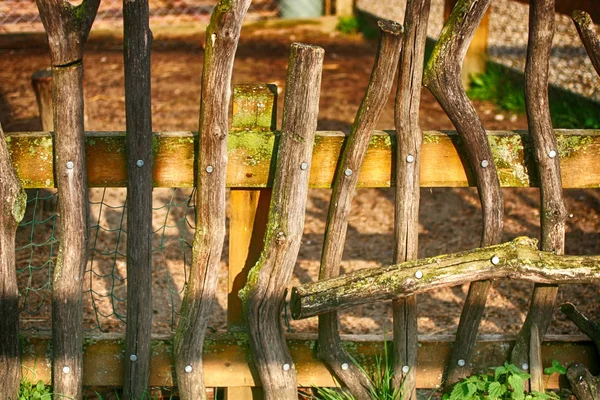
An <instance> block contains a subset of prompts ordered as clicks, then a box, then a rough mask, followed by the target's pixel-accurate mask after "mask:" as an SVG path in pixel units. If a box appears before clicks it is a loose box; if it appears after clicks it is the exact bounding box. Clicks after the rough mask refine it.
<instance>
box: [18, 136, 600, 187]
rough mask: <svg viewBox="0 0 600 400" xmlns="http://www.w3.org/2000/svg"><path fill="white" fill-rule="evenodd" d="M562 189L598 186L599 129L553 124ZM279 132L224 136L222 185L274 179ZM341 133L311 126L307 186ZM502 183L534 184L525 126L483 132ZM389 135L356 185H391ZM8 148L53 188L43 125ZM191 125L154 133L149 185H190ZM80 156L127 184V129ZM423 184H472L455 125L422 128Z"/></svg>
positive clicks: (31, 182)
mask: <svg viewBox="0 0 600 400" xmlns="http://www.w3.org/2000/svg"><path fill="white" fill-rule="evenodd" d="M555 133H556V138H557V143H558V149H557V151H558V154H559V155H560V163H561V171H562V182H563V187H564V188H597V187H600V162H598V160H599V159H600V131H597V130H560V129H559V130H555ZM277 137H278V135H277V134H273V133H271V132H264V131H251V130H250V131H237V132H232V133H231V134H230V137H229V154H228V156H229V162H228V168H227V186H228V187H231V188H264V187H270V186H271V185H272V179H273V173H274V169H275V167H274V165H275V164H274V162H273V161H274V159H273V149H274V148H275V144H276V140H277ZM345 138H346V135H345V134H344V133H342V132H330V131H321V132H317V136H316V138H315V145H314V150H313V160H312V162H311V171H310V181H309V185H310V187H313V188H329V187H331V182H332V181H333V175H334V173H335V167H336V165H337V162H338V157H339V155H340V150H341V148H342V145H343V143H344V140H345ZM488 138H489V140H490V144H491V146H492V153H493V155H494V162H495V164H496V167H497V170H498V175H499V177H500V183H501V185H502V186H503V187H537V186H538V183H537V172H536V167H535V161H534V159H533V146H532V143H531V139H530V138H529V136H528V134H527V132H526V131H489V132H488ZM395 140H396V138H395V135H394V134H393V133H392V132H387V131H385V132H384V131H375V132H374V134H373V138H372V139H371V142H370V144H369V150H368V151H367V155H366V157H365V161H364V163H363V167H362V169H361V172H360V177H359V180H358V187H389V186H393V185H394V182H393V180H392V175H393V174H392V171H393V170H394V169H393V165H392V163H393V156H392V152H393V149H394V147H395V144H394V143H395ZM7 141H8V142H9V143H8V144H9V151H10V153H11V157H12V160H13V164H14V166H15V170H16V172H17V176H18V177H19V179H20V180H21V183H22V185H23V187H24V188H51V187H54V185H55V182H54V175H53V162H52V159H53V157H52V151H53V150H52V136H51V135H50V134H49V133H47V132H16V133H7ZM194 142H195V135H194V134H193V133H192V132H160V133H155V134H154V145H153V151H154V168H153V185H154V187H192V186H193V185H194V147H195V145H194ZM86 160H87V170H88V184H89V186H90V187H125V186H126V185H127V171H126V157H125V133H124V132H86ZM421 160H422V161H421V186H423V187H463V186H475V179H474V176H473V173H472V171H471V170H470V168H469V166H468V163H467V161H466V160H467V159H466V154H465V153H464V150H462V148H461V144H460V138H459V137H458V135H457V134H456V132H454V131H429V132H424V139H423V147H422V150H421Z"/></svg>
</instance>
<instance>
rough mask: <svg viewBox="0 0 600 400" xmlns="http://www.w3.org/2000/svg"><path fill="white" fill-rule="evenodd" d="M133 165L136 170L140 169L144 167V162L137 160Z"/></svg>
mask: <svg viewBox="0 0 600 400" xmlns="http://www.w3.org/2000/svg"><path fill="white" fill-rule="evenodd" d="M135 165H137V166H138V168H142V167H143V166H144V160H137V162H136V163H135Z"/></svg>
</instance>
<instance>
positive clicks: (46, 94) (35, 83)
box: [31, 69, 54, 132]
mask: <svg viewBox="0 0 600 400" xmlns="http://www.w3.org/2000/svg"><path fill="white" fill-rule="evenodd" d="M31 86H32V87H33V91H34V92H35V99H36V100H37V105H38V110H39V112H40V122H41V123H42V130H43V131H46V132H52V131H53V130H54V120H53V118H54V116H53V112H52V70H51V69H41V70H39V71H36V72H35V73H34V74H33V75H32V76H31Z"/></svg>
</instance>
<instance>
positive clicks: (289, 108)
mask: <svg viewBox="0 0 600 400" xmlns="http://www.w3.org/2000/svg"><path fill="white" fill-rule="evenodd" d="M323 55H324V51H323V49H322V48H320V47H317V46H309V45H306V44H301V43H293V44H292V48H291V52H290V58H289V63H288V72H287V79H286V93H285V100H284V108H283V123H282V131H281V136H280V140H279V150H278V153H277V165H276V169H275V181H274V183H273V192H272V198H271V205H270V208H269V216H268V220H267V231H266V234H265V242H264V243H265V244H264V248H263V251H262V253H261V256H260V258H259V260H258V262H257V263H256V265H255V266H254V267H253V268H252V269H251V270H250V272H249V274H248V282H247V283H246V286H245V287H244V289H242V290H241V291H240V298H241V299H242V303H243V304H244V307H245V314H246V319H247V321H248V333H249V336H250V347H251V349H252V355H253V359H254V362H255V363H256V367H257V368H258V373H259V375H260V380H261V382H262V385H263V389H264V391H265V399H267V400H292V399H294V400H295V399H297V398H298V388H297V383H296V367H295V366H294V363H293V360H292V358H291V356H290V352H289V349H288V348H287V344H286V341H285V337H284V334H283V328H282V326H281V309H282V305H283V301H284V296H285V292H286V287H287V285H288V283H289V280H290V278H291V276H292V272H293V270H294V265H295V263H296V258H297V257H298V251H299V250H300V243H301V239H302V232H303V229H304V212H305V206H306V198H307V193H308V178H309V172H310V162H311V159H312V149H313V142H314V137H315V132H316V130H317V116H318V112H319V93H320V88H321V70H322V67H323Z"/></svg>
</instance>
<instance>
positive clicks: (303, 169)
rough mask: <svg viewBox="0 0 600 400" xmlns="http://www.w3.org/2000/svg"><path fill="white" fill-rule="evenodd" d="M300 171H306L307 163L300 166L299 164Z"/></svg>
mask: <svg viewBox="0 0 600 400" xmlns="http://www.w3.org/2000/svg"><path fill="white" fill-rule="evenodd" d="M300 169H301V170H302V171H306V170H307V169H308V163H305V162H303V163H302V164H300Z"/></svg>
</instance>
